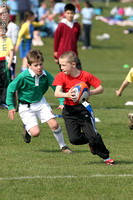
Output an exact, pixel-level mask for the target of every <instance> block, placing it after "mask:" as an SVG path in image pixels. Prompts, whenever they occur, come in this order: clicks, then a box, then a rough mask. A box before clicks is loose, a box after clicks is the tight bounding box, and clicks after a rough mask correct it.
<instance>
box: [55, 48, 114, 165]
mask: <svg viewBox="0 0 133 200" xmlns="http://www.w3.org/2000/svg"><path fill="white" fill-rule="evenodd" d="M59 63H60V65H61V70H62V72H60V73H59V74H58V75H57V76H56V77H55V79H54V82H53V85H54V86H56V90H55V96H56V97H58V98H59V97H64V98H65V102H64V109H63V112H62V114H63V118H64V121H65V125H66V129H67V134H68V137H69V141H70V142H71V143H72V144H75V145H82V144H89V145H90V149H91V152H92V153H93V154H94V155H95V154H97V155H98V156H99V157H101V158H103V159H104V162H105V164H108V165H114V160H113V159H110V157H109V151H108V149H107V148H106V147H105V145H104V143H103V141H102V138H101V135H100V134H99V133H98V132H97V130H96V128H95V125H94V123H93V120H92V117H91V115H90V113H89V112H88V110H87V109H86V108H85V107H84V106H83V105H82V104H76V103H74V101H73V100H74V99H75V93H73V91H72V87H73V86H74V85H75V84H76V83H79V82H81V81H84V82H85V83H86V84H87V85H88V87H89V88H90V87H91V86H93V87H94V88H95V89H93V90H90V95H96V94H100V93H102V92H103V87H102V86H101V81H100V80H99V79H98V78H96V77H95V76H93V75H92V74H90V73H89V72H86V71H82V70H79V69H77V67H76V64H77V63H78V58H77V56H76V54H75V53H74V52H71V51H68V52H65V53H64V54H62V55H61V56H60V58H59ZM81 130H82V131H81Z"/></svg>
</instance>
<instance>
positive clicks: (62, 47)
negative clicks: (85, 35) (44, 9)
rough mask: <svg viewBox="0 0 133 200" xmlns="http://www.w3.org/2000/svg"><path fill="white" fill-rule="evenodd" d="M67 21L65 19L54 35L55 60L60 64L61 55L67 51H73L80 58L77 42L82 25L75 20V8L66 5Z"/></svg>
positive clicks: (71, 5)
mask: <svg viewBox="0 0 133 200" xmlns="http://www.w3.org/2000/svg"><path fill="white" fill-rule="evenodd" d="M64 10H65V13H64V15H65V17H66V18H65V19H63V20H62V21H61V22H60V23H59V25H58V27H57V29H56V31H55V35H54V58H55V62H56V63H58V59H59V57H60V55H61V54H62V53H64V52H66V51H73V52H74V53H75V54H76V55H77V56H78V51H77V41H78V38H79V35H80V25H79V23H77V22H75V21H74V20H73V18H74V14H75V6H74V5H73V4H66V6H65V8H64Z"/></svg>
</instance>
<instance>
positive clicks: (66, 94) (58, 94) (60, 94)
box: [55, 85, 75, 99]
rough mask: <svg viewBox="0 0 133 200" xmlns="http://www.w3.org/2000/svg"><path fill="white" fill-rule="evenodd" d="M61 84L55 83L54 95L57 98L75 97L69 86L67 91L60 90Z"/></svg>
mask: <svg viewBox="0 0 133 200" xmlns="http://www.w3.org/2000/svg"><path fill="white" fill-rule="evenodd" d="M61 90H62V86H60V85H57V86H56V89H55V97H58V98H71V99H73V98H75V92H74V91H73V88H71V89H70V90H69V91H68V92H62V91H61Z"/></svg>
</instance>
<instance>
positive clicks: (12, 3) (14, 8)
mask: <svg viewBox="0 0 133 200" xmlns="http://www.w3.org/2000/svg"><path fill="white" fill-rule="evenodd" d="M6 4H7V6H8V7H9V10H10V15H9V17H10V21H11V22H15V21H16V16H17V12H18V2H17V0H8V1H7V2H6Z"/></svg>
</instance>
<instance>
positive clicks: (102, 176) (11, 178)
mask: <svg viewBox="0 0 133 200" xmlns="http://www.w3.org/2000/svg"><path fill="white" fill-rule="evenodd" d="M97 177H100V178H106V177H133V174H109V175H108V174H95V175H90V176H73V175H67V176H19V177H9V178H6V177H5V178H4V177H3V178H0V181H4V180H23V179H63V178H64V179H65V178H67V179H72V178H97Z"/></svg>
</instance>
